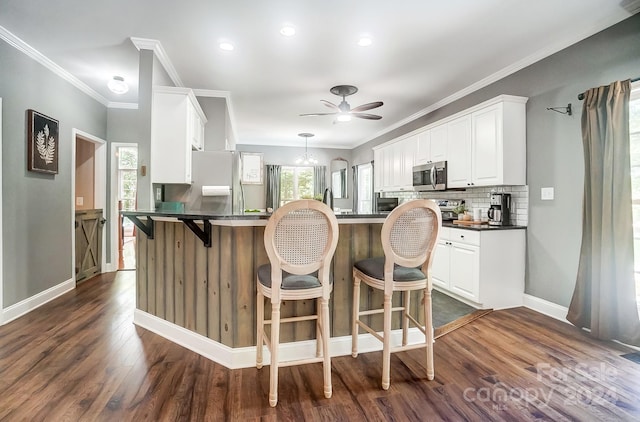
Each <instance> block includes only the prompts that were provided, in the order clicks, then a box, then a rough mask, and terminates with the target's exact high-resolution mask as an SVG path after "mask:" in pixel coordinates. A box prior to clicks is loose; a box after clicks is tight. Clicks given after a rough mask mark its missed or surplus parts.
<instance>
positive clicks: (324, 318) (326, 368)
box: [320, 299, 333, 398]
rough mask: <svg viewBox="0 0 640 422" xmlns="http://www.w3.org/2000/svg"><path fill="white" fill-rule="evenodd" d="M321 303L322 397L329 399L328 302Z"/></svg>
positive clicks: (329, 335)
mask: <svg viewBox="0 0 640 422" xmlns="http://www.w3.org/2000/svg"><path fill="white" fill-rule="evenodd" d="M321 302H322V323H321V324H320V325H321V327H322V353H323V355H324V362H323V364H322V369H323V370H324V396H325V397H326V398H331V395H332V393H333V388H332V386H331V355H330V353H329V339H330V338H331V333H330V328H329V327H330V326H329V301H328V300H327V299H321Z"/></svg>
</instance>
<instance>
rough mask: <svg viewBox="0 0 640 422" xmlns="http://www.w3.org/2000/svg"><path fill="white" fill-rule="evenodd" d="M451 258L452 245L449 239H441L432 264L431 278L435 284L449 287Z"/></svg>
mask: <svg viewBox="0 0 640 422" xmlns="http://www.w3.org/2000/svg"><path fill="white" fill-rule="evenodd" d="M450 260H451V246H450V245H449V242H447V241H439V242H438V243H437V244H436V250H435V252H434V255H433V263H432V264H431V280H432V281H433V284H434V285H435V286H440V287H443V288H445V289H449V278H450V276H449V266H450Z"/></svg>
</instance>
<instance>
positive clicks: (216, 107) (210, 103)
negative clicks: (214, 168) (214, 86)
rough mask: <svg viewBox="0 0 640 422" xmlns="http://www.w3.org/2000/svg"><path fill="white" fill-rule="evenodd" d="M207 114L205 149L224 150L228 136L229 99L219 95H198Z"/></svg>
mask: <svg viewBox="0 0 640 422" xmlns="http://www.w3.org/2000/svg"><path fill="white" fill-rule="evenodd" d="M197 98H198V103H200V107H201V108H202V111H203V112H204V115H205V116H207V124H206V125H205V127H204V151H224V150H225V144H224V141H225V138H226V113H227V101H226V99H224V98H217V97H197Z"/></svg>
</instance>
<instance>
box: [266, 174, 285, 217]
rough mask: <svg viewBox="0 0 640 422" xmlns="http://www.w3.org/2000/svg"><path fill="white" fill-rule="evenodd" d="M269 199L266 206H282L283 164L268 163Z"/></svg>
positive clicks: (275, 207) (274, 207)
mask: <svg viewBox="0 0 640 422" xmlns="http://www.w3.org/2000/svg"><path fill="white" fill-rule="evenodd" d="M265 167H266V169H267V178H266V179H267V180H266V182H267V201H266V207H267V208H273V210H276V209H278V207H279V206H280V173H281V170H282V166H280V165H277V164H267V165H266V166H265Z"/></svg>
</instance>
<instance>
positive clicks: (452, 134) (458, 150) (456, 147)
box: [446, 115, 471, 188]
mask: <svg viewBox="0 0 640 422" xmlns="http://www.w3.org/2000/svg"><path fill="white" fill-rule="evenodd" d="M446 126H447V129H448V131H447V135H448V138H447V143H448V146H449V151H450V153H449V159H448V160H447V161H448V162H447V187H449V188H466V187H468V186H469V183H470V182H471V116H470V115H466V116H462V117H459V118H457V119H455V120H453V121H451V122H449V123H447V125H446Z"/></svg>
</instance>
